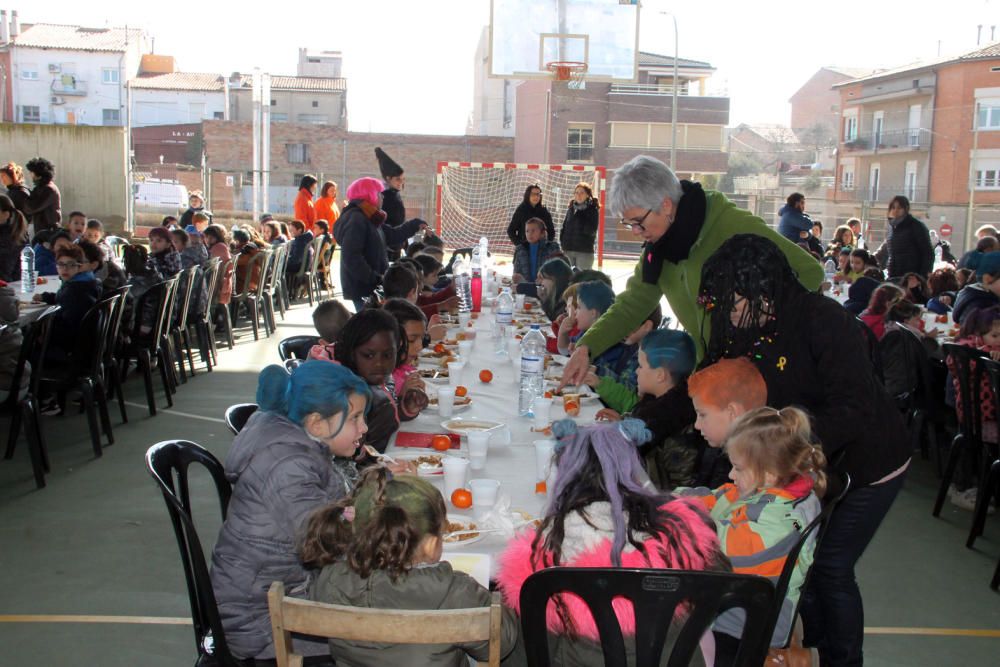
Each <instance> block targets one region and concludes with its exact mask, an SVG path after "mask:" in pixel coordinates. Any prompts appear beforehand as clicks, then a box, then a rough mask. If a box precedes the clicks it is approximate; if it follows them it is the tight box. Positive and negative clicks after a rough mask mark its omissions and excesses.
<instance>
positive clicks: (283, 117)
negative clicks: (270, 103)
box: [271, 111, 288, 123]
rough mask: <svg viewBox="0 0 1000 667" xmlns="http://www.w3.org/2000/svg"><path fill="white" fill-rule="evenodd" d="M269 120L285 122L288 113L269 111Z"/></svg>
mask: <svg viewBox="0 0 1000 667" xmlns="http://www.w3.org/2000/svg"><path fill="white" fill-rule="evenodd" d="M271 122H272V123H287V122H288V114H287V113H274V112H273V111H272V112H271Z"/></svg>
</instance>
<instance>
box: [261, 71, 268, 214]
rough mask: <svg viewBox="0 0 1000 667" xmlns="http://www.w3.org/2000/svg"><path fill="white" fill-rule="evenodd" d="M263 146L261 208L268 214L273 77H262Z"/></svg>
mask: <svg viewBox="0 0 1000 667" xmlns="http://www.w3.org/2000/svg"><path fill="white" fill-rule="evenodd" d="M260 96H261V107H260V108H261V119H260V125H261V127H260V132H261V146H260V176H261V179H260V180H261V187H260V197H261V199H260V207H261V212H262V213H268V212H269V211H270V210H271V208H270V200H269V195H270V192H269V191H270V189H271V75H270V74H267V73H266V72H265V73H264V75H263V76H261V93H260Z"/></svg>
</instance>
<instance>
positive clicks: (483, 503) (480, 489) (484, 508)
mask: <svg viewBox="0 0 1000 667" xmlns="http://www.w3.org/2000/svg"><path fill="white" fill-rule="evenodd" d="M469 489H470V490H471V491H472V511H473V512H474V513H475V514H476V516H481V515H483V514H485V513H486V512H489V511H490V510H491V509H493V506H494V505H496V504H497V495H498V494H499V492H500V480H498V479H473V480H470V481H469Z"/></svg>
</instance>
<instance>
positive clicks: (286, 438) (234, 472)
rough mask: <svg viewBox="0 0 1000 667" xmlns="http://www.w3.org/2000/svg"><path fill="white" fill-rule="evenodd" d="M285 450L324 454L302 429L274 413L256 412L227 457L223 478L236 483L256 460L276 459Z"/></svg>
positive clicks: (235, 440)
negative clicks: (263, 457)
mask: <svg viewBox="0 0 1000 667" xmlns="http://www.w3.org/2000/svg"><path fill="white" fill-rule="evenodd" d="M287 448H294V449H299V448H301V449H304V450H307V451H312V450H315V452H316V454H317V456H323V455H324V454H323V451H322V450H323V446H322V445H321V444H319V443H317V442H315V441H313V440H310V439H309V436H307V435H306V432H305V431H304V430H302V427H301V426H299V425H297V424H295V423H294V422H292V421H289V420H288V419H286V418H285V417H282V416H281V415H279V414H276V413H274V412H260V411H258V412H255V413H254V414H252V415H251V416H250V419H249V420H248V421H247V423H246V425H245V426H244V427H243V430H242V431H240V433H239V435H237V436H236V439H234V440H233V446H232V447H230V448H229V453H228V454H226V466H225V468H226V478H227V479H228V480H229V481H230V482H231V483H235V482H236V480H237V479H239V477H240V475H241V474H242V473H243V471H245V470H246V469H247V468H248V467H249V466H250V463H251V462H252V461H253V460H254V459H255V458H256V457H259V456H266V457H270V458H274V459H277V458H278V457H280V456H282V453H283V452H284V451H286V450H287Z"/></svg>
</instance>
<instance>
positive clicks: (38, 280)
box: [35, 276, 49, 285]
mask: <svg viewBox="0 0 1000 667" xmlns="http://www.w3.org/2000/svg"><path fill="white" fill-rule="evenodd" d="M47 282H49V279H48V278H43V277H42V276H38V278H36V279H35V284H36V285H44V284H45V283H47Z"/></svg>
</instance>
